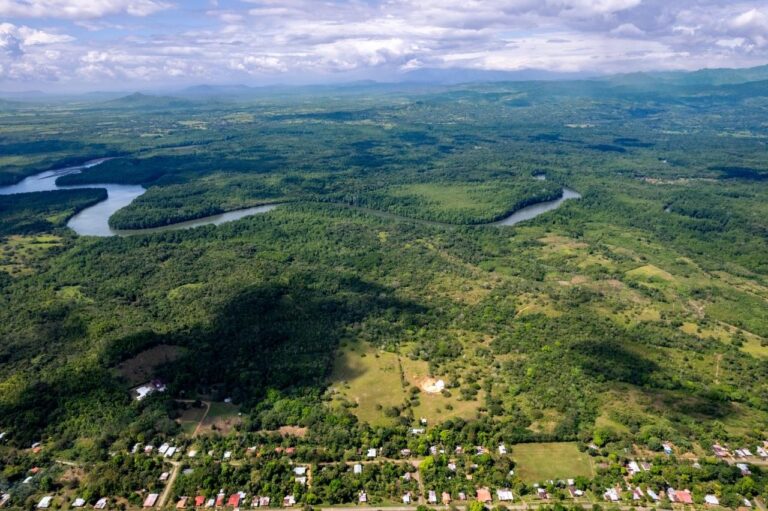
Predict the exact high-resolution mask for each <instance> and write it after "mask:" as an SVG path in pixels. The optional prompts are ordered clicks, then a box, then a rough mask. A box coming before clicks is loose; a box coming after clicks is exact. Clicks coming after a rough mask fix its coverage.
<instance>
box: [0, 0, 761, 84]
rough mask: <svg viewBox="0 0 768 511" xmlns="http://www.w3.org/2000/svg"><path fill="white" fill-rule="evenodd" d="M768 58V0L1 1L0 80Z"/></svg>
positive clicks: (380, 75)
mask: <svg viewBox="0 0 768 511" xmlns="http://www.w3.org/2000/svg"><path fill="white" fill-rule="evenodd" d="M766 63H768V0H745V1H738V0H325V1H323V0H0V90H5V91H9V90H33V89H34V90H46V91H58V92H72V91H85V90H128V89H137V90H138V89H152V88H174V87H184V86H188V85H192V84H202V83H209V84H248V85H263V84H274V83H295V84H299V83H326V82H342V81H352V80H363V79H370V80H378V81H398V80H403V79H407V77H408V76H412V75H411V74H410V73H413V72H414V71H417V70H420V69H452V70H456V72H457V73H458V72H460V71H459V70H462V69H472V70H492V71H520V70H530V69H534V70H546V71H549V72H556V73H580V74H585V73H586V74H607V73H622V72H633V71H648V70H670V69H685V70H693V69H701V68H705V67H750V66H756V65H763V64H766Z"/></svg>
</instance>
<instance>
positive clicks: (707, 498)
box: [704, 495, 720, 506]
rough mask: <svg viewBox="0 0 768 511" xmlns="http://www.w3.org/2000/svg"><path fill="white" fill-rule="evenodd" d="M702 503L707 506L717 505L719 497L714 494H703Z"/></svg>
mask: <svg viewBox="0 0 768 511" xmlns="http://www.w3.org/2000/svg"><path fill="white" fill-rule="evenodd" d="M704 503H706V504H707V505H708V506H719V505H720V499H718V498H717V496H716V495H704Z"/></svg>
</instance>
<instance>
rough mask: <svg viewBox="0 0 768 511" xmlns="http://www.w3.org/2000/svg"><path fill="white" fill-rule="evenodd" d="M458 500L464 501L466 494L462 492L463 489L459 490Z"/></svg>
mask: <svg viewBox="0 0 768 511" xmlns="http://www.w3.org/2000/svg"><path fill="white" fill-rule="evenodd" d="M459 500H460V501H462V502H465V501H466V500H467V494H466V493H464V492H463V491H460V492H459Z"/></svg>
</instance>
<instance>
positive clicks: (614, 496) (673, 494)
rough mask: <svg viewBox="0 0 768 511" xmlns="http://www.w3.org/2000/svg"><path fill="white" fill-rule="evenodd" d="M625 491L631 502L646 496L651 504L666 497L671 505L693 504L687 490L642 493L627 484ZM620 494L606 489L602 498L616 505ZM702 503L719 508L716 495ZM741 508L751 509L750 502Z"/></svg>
mask: <svg viewBox="0 0 768 511" xmlns="http://www.w3.org/2000/svg"><path fill="white" fill-rule="evenodd" d="M626 490H627V491H628V492H631V493H632V500H633V501H639V500H642V499H643V498H644V497H646V496H647V497H648V498H649V499H651V500H652V501H653V502H661V501H662V500H663V499H664V498H665V497H666V499H667V500H669V502H670V503H672V504H686V505H687V504H693V495H692V494H691V491H690V490H688V489H685V490H676V489H674V488H667V489H666V491H660V492H658V493H657V492H655V491H653V490H651V489H646V490H645V491H643V490H642V489H641V488H640V487H639V486H636V487H633V486H632V485H630V484H627V488H626ZM622 492H623V490H622V488H621V487H619V486H616V487H613V488H608V489H606V490H605V493H603V498H604V499H605V500H607V501H609V502H612V503H616V502H619V501H621V496H622V495H621V494H622ZM704 503H705V504H706V505H708V506H713V507H714V506H719V505H720V499H718V498H717V495H711V494H708V495H705V496H704ZM743 507H745V508H747V509H749V508H751V507H752V502H750V501H749V499H744V501H743Z"/></svg>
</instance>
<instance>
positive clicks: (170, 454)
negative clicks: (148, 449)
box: [165, 447, 177, 458]
mask: <svg viewBox="0 0 768 511" xmlns="http://www.w3.org/2000/svg"><path fill="white" fill-rule="evenodd" d="M176 451H177V449H176V447H169V448H168V450H167V451H166V452H165V457H166V458H172V457H173V455H174V454H176Z"/></svg>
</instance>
